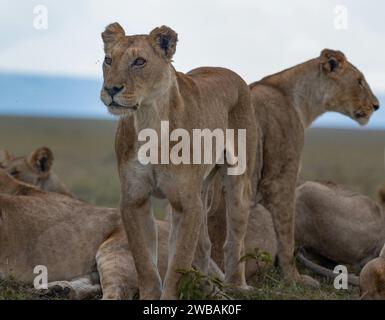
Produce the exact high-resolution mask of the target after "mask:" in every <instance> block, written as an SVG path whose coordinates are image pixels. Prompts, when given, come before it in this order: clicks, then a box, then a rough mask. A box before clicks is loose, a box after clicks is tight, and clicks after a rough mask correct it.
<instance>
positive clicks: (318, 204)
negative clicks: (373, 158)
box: [295, 182, 385, 299]
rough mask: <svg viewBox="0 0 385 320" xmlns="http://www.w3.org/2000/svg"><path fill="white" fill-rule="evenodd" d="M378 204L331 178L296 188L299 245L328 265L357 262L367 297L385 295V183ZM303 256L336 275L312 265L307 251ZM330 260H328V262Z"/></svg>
mask: <svg viewBox="0 0 385 320" xmlns="http://www.w3.org/2000/svg"><path fill="white" fill-rule="evenodd" d="M379 198H380V201H379V202H375V201H373V200H372V199H370V198H369V197H366V196H363V195H360V194H357V193H355V192H352V191H350V190H347V189H345V188H344V187H342V186H339V185H336V184H334V183H331V182H327V183H321V182H306V183H304V184H303V185H301V186H300V187H299V188H297V202H296V231H295V234H296V243H297V245H298V246H300V247H302V248H305V249H306V250H307V251H309V252H310V253H311V254H312V255H313V256H314V255H315V257H316V258H318V260H320V261H321V262H320V263H322V262H326V263H327V264H328V267H330V266H331V267H333V264H334V265H337V264H346V265H352V266H353V267H354V269H356V270H358V271H359V270H361V269H362V270H361V273H360V277H359V278H358V277H356V276H354V275H350V276H349V282H350V283H351V284H354V285H359V286H360V291H361V298H362V299H385V247H384V243H385V186H384V187H382V188H381V189H380V191H379ZM298 257H299V258H300V260H301V261H302V262H303V263H304V264H305V265H306V266H308V267H309V268H311V269H312V270H313V271H315V272H317V273H320V274H323V275H325V276H327V277H334V276H335V274H333V272H332V271H331V270H329V269H328V268H325V267H322V266H320V265H318V264H317V263H313V262H312V261H310V260H309V258H308V257H306V256H305V255H304V254H303V253H302V252H301V253H300V254H299V255H298ZM325 259H326V261H325Z"/></svg>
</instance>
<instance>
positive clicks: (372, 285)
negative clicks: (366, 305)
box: [360, 246, 385, 300]
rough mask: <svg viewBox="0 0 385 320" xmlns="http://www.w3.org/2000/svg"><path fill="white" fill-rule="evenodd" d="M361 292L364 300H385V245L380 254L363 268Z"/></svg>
mask: <svg viewBox="0 0 385 320" xmlns="http://www.w3.org/2000/svg"><path fill="white" fill-rule="evenodd" d="M360 293H361V299H363V300H385V246H384V247H383V249H382V251H381V253H380V256H379V257H378V258H376V259H374V260H372V261H370V262H369V263H368V264H367V265H365V267H364V268H363V269H362V271H361V274H360Z"/></svg>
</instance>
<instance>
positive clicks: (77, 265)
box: [0, 148, 276, 299]
mask: <svg viewBox="0 0 385 320" xmlns="http://www.w3.org/2000/svg"><path fill="white" fill-rule="evenodd" d="M32 154H34V155H39V156H36V157H35V160H36V161H41V160H42V159H41V158H40V157H44V158H45V157H46V156H47V155H50V161H49V163H50V165H49V168H47V169H46V170H45V171H46V172H45V181H46V184H45V186H46V187H45V191H47V192H55V193H63V192H64V195H63V196H60V195H56V194H49V193H47V192H43V191H40V192H39V191H38V190H37V189H35V188H33V187H30V186H27V185H25V184H23V183H20V182H17V181H16V180H14V179H12V178H11V177H10V176H8V175H5V174H4V172H1V174H2V175H1V177H0V183H1V190H0V193H3V194H4V193H5V194H8V195H11V194H18V195H17V196H14V198H13V201H14V203H15V204H18V205H17V206H16V205H14V207H13V208H12V209H10V208H9V210H11V211H8V212H9V216H10V217H16V216H17V215H19V216H23V215H24V213H23V212H24V210H28V212H32V214H30V215H28V216H25V217H24V220H23V222H24V223H23V226H24V228H25V229H27V230H30V229H31V228H32V227H33V226H34V225H35V223H36V219H38V221H40V220H44V221H45V225H44V226H40V227H41V230H40V231H36V232H34V233H31V232H27V233H24V232H23V234H24V237H25V242H24V243H36V246H35V247H34V250H32V253H29V254H28V255H26V252H25V251H24V252H23V245H24V244H23V243H19V245H18V246H17V247H18V250H16V251H15V250H14V248H15V246H14V242H13V241H10V240H11V239H10V238H7V237H5V236H4V238H2V240H1V239H0V248H1V252H14V254H13V255H15V256H18V257H23V255H26V256H25V257H27V260H25V259H24V260H20V259H18V261H17V262H15V264H20V265H19V268H20V269H21V270H23V272H20V271H18V270H19V269H16V272H14V273H12V274H10V273H8V272H7V271H6V270H4V269H3V268H2V267H0V274H1V276H2V277H5V276H9V275H12V276H13V277H14V278H15V279H17V280H19V281H26V282H28V283H31V282H32V280H33V278H34V277H35V276H36V275H35V274H33V273H32V271H33V267H34V266H35V265H37V264H39V265H46V266H47V268H48V275H49V281H51V283H49V286H48V287H49V288H50V290H51V291H54V292H56V293H63V294H66V296H68V297H69V298H72V299H85V298H90V297H93V296H95V294H97V293H99V292H100V290H102V292H103V299H132V298H133V297H134V295H135V294H136V292H137V290H138V285H137V276H136V270H135V266H134V264H133V260H132V256H131V253H130V251H129V248H128V244H127V239H126V236H125V232H124V231H123V228H122V226H121V223H120V219H119V214H118V212H117V211H116V210H115V209H108V208H98V207H94V206H92V205H89V204H87V203H84V202H81V201H78V200H76V199H70V198H68V194H69V191H68V189H67V188H66V187H65V186H64V184H63V183H62V182H61V181H60V179H59V178H58V177H57V175H56V174H55V173H54V172H53V171H52V165H53V153H52V151H51V150H49V149H48V148H39V149H37V150H35V151H33V152H32V153H31V155H32ZM0 155H1V156H0V166H1V167H2V168H3V170H4V171H7V172H8V173H9V174H11V173H12V174H13V175H14V177H15V178H17V179H18V180H23V179H24V177H33V176H35V175H36V174H37V173H36V171H35V168H34V167H32V166H30V165H24V164H25V163H26V162H27V161H28V160H29V159H30V158H31V156H27V157H14V156H12V155H11V154H10V153H9V152H7V151H3V150H0ZM4 155H7V156H6V157H5V156H4ZM16 172H17V175H16ZM28 181H30V182H32V183H35V184H36V182H37V181H39V179H37V177H35V179H30V178H29V179H28ZM41 186H42V185H40V188H41ZM21 190H23V191H21ZM20 192H22V193H23V197H20ZM0 197H1V195H0ZM8 199H9V200H10V198H9V197H8ZM49 199H50V200H49ZM31 201H39V202H40V205H39V206H37V205H33V206H31V207H32V209H31V208H26V207H27V206H28V204H29V203H30V202H31ZM63 201H64V202H65V205H63V204H62V202H63ZM46 202H47V203H46ZM52 203H53V205H54V206H57V205H59V204H61V206H60V209H61V210H60V212H59V210H54V211H52V213H51V212H50V210H49V208H50V207H51V205H52ZM19 204H20V206H19ZM40 206H41V207H40ZM69 206H70V207H71V210H69V208H68V207H69ZM0 208H1V209H2V210H5V207H3V204H2V203H0ZM72 208H75V210H73V209H72ZM13 212H15V214H13ZM26 212H27V211H26ZM90 212H91V213H90ZM93 212H96V214H94V213H93ZM52 214H53V215H54V216H60V218H61V219H62V222H61V224H60V226H57V224H56V220H55V219H53V218H54V217H52ZM7 215H8V214H7ZM98 216H99V217H103V219H101V220H100V219H97V217H98ZM48 217H49V219H48ZM106 222H107V223H106ZM217 223H218V225H219V224H221V223H223V222H222V221H217ZM157 224H158V228H159V229H158V230H159V234H158V251H159V260H158V264H159V268H160V270H161V275H162V277H163V276H164V274H165V270H166V265H167V259H168V258H167V257H168V253H167V251H168V249H167V246H168V244H167V241H168V236H169V223H168V222H166V221H159V220H158V221H157ZM82 225H84V226H87V228H82V229H81V228H79V226H82ZM211 225H212V224H211ZM106 226H107V227H106ZM0 229H1V230H2V231H0V234H2V235H6V234H8V233H9V232H10V233H12V234H13V236H14V238H12V240H13V239H16V240H17V239H19V235H20V234H21V230H14V229H8V230H6V231H5V232H6V233H3V230H4V229H3V228H2V227H1V225H0ZM59 229H60V230H59ZM257 230H263V232H257ZM39 232H41V233H42V235H41V236H39ZM43 234H44V236H43ZM95 235H98V236H99V237H98V240H96V241H94V240H95V239H94V236H95ZM221 235H222V234H221V233H220V232H218V233H213V237H214V239H213V242H214V244H216V243H217V242H218V239H216V236H218V237H220V236H221ZM41 237H42V238H41ZM58 237H60V239H61V238H66V239H65V243H64V242H62V241H58ZM36 239H39V240H38V241H36ZM88 240H90V241H88ZM45 241H47V243H49V246H50V250H47V244H45V243H44V242H45ZM17 242H18V241H17ZM84 243H87V246H86V247H83V245H84ZM27 248H28V250H29V249H30V247H25V250H27ZM257 248H258V250H259V252H261V253H262V252H266V253H268V254H269V255H270V256H271V258H272V260H274V259H275V254H276V239H275V233H274V228H273V222H272V219H271V215H270V213H269V212H268V211H267V210H265V209H263V208H262V207H261V206H259V207H258V208H256V210H253V211H252V212H251V216H250V223H249V227H248V231H247V234H246V250H245V251H246V252H250V253H252V252H254V251H255V249H257ZM220 251H221V250H220ZM1 252H0V260H1V261H5V260H4V259H3V257H4V256H2V255H1ZM85 253H86V254H85ZM213 254H218V250H216V249H214V250H213ZM43 255H44V259H43V258H42V256H43ZM8 257H9V255H8ZM266 265H268V264H267V263H266V262H258V261H255V260H254V259H250V260H248V261H247V262H246V277H247V279H250V278H252V277H253V276H255V275H257V274H258V273H259V272H261V271H262V270H261V269H262V268H263V267H265V266H266ZM210 274H211V275H214V276H217V277H219V278H221V279H223V274H222V273H221V271H220V270H218V269H217V266H216V264H215V263H213V262H212V261H211V262H210Z"/></svg>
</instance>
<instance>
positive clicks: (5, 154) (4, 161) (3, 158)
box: [0, 150, 12, 166]
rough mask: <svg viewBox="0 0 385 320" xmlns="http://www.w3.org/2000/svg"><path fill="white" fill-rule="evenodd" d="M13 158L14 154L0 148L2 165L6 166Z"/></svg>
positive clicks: (0, 162)
mask: <svg viewBox="0 0 385 320" xmlns="http://www.w3.org/2000/svg"><path fill="white" fill-rule="evenodd" d="M11 160H12V156H11V154H10V153H9V152H8V151H7V150H0V166H5V165H6V164H7V162H8V161H11Z"/></svg>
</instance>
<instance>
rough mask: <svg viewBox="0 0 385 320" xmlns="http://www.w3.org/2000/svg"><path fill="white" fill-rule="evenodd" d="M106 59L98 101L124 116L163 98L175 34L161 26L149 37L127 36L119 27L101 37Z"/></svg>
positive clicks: (171, 70)
mask: <svg viewBox="0 0 385 320" xmlns="http://www.w3.org/2000/svg"><path fill="white" fill-rule="evenodd" d="M102 39H103V42H104V51H105V59H104V63H103V75H104V83H103V88H102V90H101V100H102V101H103V103H104V104H105V105H106V106H107V107H108V109H109V111H110V112H111V113H112V114H115V115H125V114H127V113H130V112H132V111H135V110H137V109H138V108H141V107H145V106H146V105H148V104H151V102H152V101H153V100H154V99H155V98H157V97H159V96H161V95H162V94H164V93H165V92H166V91H167V90H168V89H169V87H170V85H171V81H172V75H173V68H172V66H171V59H172V57H173V55H174V53H175V50H176V43H177V41H178V36H177V34H176V33H175V32H174V31H173V30H172V29H170V28H169V27H166V26H162V27H159V28H156V29H154V30H152V31H151V32H150V34H149V35H133V36H126V35H125V31H124V30H123V28H122V27H121V26H120V25H119V24H118V23H113V24H110V25H109V26H107V28H106V30H105V31H104V32H103V33H102Z"/></svg>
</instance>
